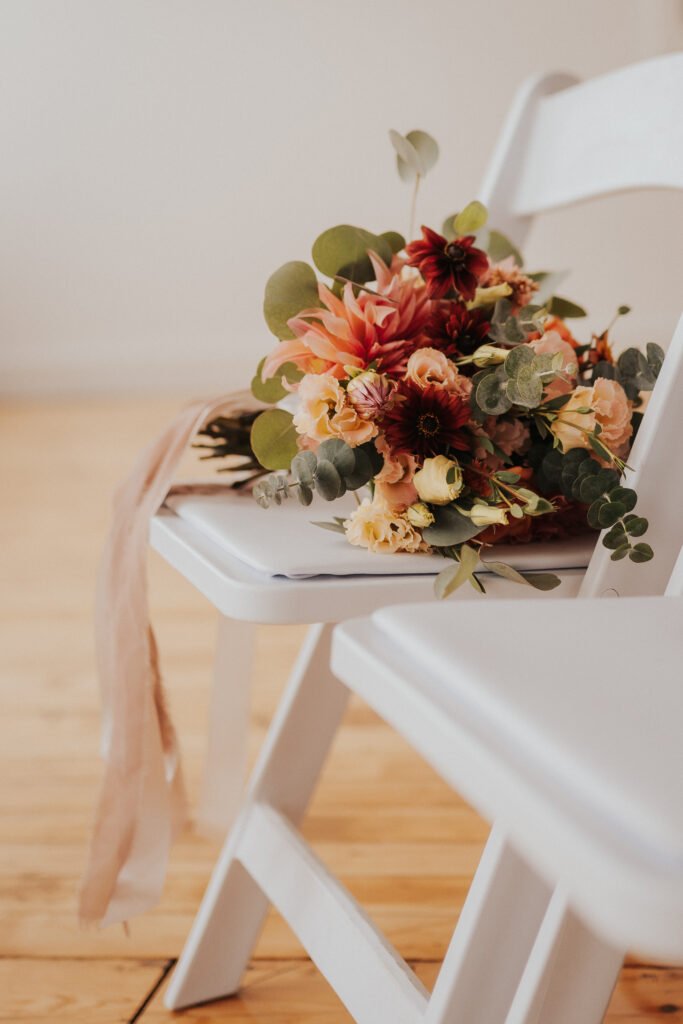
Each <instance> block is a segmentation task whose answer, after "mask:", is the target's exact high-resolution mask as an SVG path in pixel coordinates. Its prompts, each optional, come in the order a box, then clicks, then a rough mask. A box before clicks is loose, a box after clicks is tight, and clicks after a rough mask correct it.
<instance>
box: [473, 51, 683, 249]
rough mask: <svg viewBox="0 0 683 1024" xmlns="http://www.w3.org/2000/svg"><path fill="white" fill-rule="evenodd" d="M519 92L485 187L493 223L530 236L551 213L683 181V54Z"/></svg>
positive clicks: (541, 81)
mask: <svg viewBox="0 0 683 1024" xmlns="http://www.w3.org/2000/svg"><path fill="white" fill-rule="evenodd" d="M575 82H576V79H575V78H572V77H571V76H568V75H559V74H552V75H547V76H544V77H542V78H536V79H532V80H531V81H530V82H528V83H526V84H525V85H524V86H523V87H522V89H521V90H520V92H519V93H518V95H517V97H516V100H515V102H514V104H513V106H512V108H511V111H510V114H509V115H508V120H507V122H506V124H505V126H504V128H503V131H502V134H501V137H500V141H499V143H498V146H497V148H496V150H495V151H494V154H493V157H492V160H491V163H490V166H489V169H488V172H487V174H486V176H485V178H484V183H483V187H482V189H481V192H480V196H481V199H482V201H483V202H484V203H486V204H487V205H488V206H489V209H490V211H491V224H492V225H493V226H494V227H497V228H498V229H499V230H501V231H503V232H505V233H506V234H509V235H510V236H511V237H512V238H513V239H514V240H515V241H516V242H517V244H518V245H521V244H522V243H523V241H524V238H525V236H526V233H527V231H528V230H529V227H530V226H531V223H532V218H533V216H534V215H535V214H538V213H540V212H542V211H544V210H549V209H553V208H556V207H558V206H565V205H567V204H568V203H575V202H579V201H580V200H584V199H589V198H592V197H595V196H600V195H606V194H608V193H614V192H620V191H623V190H626V189H636V188H683V121H682V119H681V116H680V111H681V103H682V101H683V54H680V53H674V54H668V55H666V56H661V57H656V58H655V59H653V60H648V61H643V62H642V63H639V64H634V65H631V66H630V67H626V68H620V69H618V70H616V71H611V72H609V73H608V74H605V75H600V76H598V77H597V78H593V79H591V80H590V81H587V82H581V83H579V84H573V83H575Z"/></svg>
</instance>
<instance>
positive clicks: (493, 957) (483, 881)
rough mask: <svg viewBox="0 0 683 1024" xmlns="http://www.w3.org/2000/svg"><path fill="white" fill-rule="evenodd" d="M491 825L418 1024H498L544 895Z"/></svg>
mask: <svg viewBox="0 0 683 1024" xmlns="http://www.w3.org/2000/svg"><path fill="white" fill-rule="evenodd" d="M551 895H552V893H551V889H550V887H549V886H548V885H547V884H546V883H545V882H543V881H542V880H541V879H540V878H538V876H537V875H536V874H535V873H534V872H533V871H532V870H531V868H530V867H529V866H528V865H527V864H526V862H525V861H524V860H522V858H521V857H520V856H519V854H518V853H517V852H516V851H515V850H514V849H513V847H512V846H511V845H510V844H509V843H508V841H507V839H506V837H505V835H504V832H503V830H502V829H501V828H500V827H499V826H498V825H494V827H493V829H492V830H491V835H490V836H489V840H488V843H487V844H486V848H485V850H484V853H483V855H482V858H481V861H480V863H479V867H478V868H477V873H476V875H475V876H474V880H473V881H472V885H471V886H470V890H469V893H468V894H467V900H466V901H465V905H464V907H463V909H462V913H461V914H460V919H459V921H458V925H457V928H456V929H455V932H454V934H453V938H452V940H451V943H450V946H449V948H448V952H447V953H446V957H445V959H444V962H443V965H442V968H441V971H440V972H439V976H438V978H437V980H436V984H435V986H434V990H433V992H432V996H431V999H430V1000H429V1007H428V1010H427V1014H426V1016H425V1024H474V1022H475V1021H477V1022H479V1021H481V1022H492V1024H493V1022H496V1021H499V1022H502V1021H504V1020H505V1015H506V1013H507V1011H508V1009H509V1007H510V1004H511V1002H512V999H513V997H514V994H515V991H516V989H517V986H518V984H519V979H520V978H521V976H522V974H523V972H524V967H525V964H526V962H527V959H528V957H529V953H530V951H531V949H532V948H533V945H534V941H535V938H536V935H537V933H538V929H539V928H540V926H541V923H542V921H543V918H544V915H545V912H546V909H547V906H548V903H549V901H550V897H551Z"/></svg>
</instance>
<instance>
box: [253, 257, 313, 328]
mask: <svg viewBox="0 0 683 1024" xmlns="http://www.w3.org/2000/svg"><path fill="white" fill-rule="evenodd" d="M319 305H320V297H319V295H318V281H317V278H316V276H315V272H314V270H313V267H311V266H310V265H309V264H308V263H304V262H303V261H302V260H293V261H292V262H291V263H285V264H284V265H283V266H281V267H280V268H279V270H276V271H275V273H274V274H271V276H270V277H269V278H268V281H267V282H266V291H265V295H264V298H263V315H264V317H265V319H266V323H267V324H268V327H269V329H270V330H271V331H272V332H273V334H274V335H275V336H276V337H277V338H280V339H281V340H282V339H285V338H293V337H294V335H293V333H292V331H291V330H290V329H289V327H288V326H287V321H288V320H291V318H292V317H293V316H296V315H297V314H298V313H300V312H301V310H302V309H310V308H311V307H315V306H319Z"/></svg>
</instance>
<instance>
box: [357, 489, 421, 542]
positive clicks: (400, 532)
mask: <svg viewBox="0 0 683 1024" xmlns="http://www.w3.org/2000/svg"><path fill="white" fill-rule="evenodd" d="M344 530H345V531H346V539H347V540H348V541H349V543H350V544H355V545H356V546H357V547H361V548H367V549H368V550H369V551H376V552H380V553H387V554H394V553H395V552H397V551H409V552H414V551H419V550H420V549H421V548H422V549H424V547H425V545H424V542H423V540H422V537H421V536H420V534H419V533H418V531H417V530H416V529H415V527H414V526H412V525H411V524H410V523H409V522H408V520H407V519H406V517H405V516H402V515H397V514H396V512H394V511H393V509H391V508H388V507H387V506H386V505H385V504H384V503H383V502H378V501H370V499H369V498H366V499H365V500H364V501H363V502H361V504H360V505H359V506H358V508H357V509H356V510H355V511H354V512H353V514H352V515H351V516H349V518H348V519H347V520H346V522H345V523H344Z"/></svg>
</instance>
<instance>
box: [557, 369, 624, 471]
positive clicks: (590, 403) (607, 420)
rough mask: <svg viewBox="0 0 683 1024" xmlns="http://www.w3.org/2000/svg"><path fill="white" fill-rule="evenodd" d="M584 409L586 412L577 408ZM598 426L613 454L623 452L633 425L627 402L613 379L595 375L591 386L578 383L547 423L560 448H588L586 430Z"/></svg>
mask: <svg viewBox="0 0 683 1024" xmlns="http://www.w3.org/2000/svg"><path fill="white" fill-rule="evenodd" d="M582 409H588V410H589V412H581V411H580V410H582ZM596 423H598V424H600V427H601V428H602V430H601V433H600V440H601V441H602V442H603V444H605V445H606V447H607V448H609V450H610V451H611V452H612V453H613V454H614V455H623V454H625V452H626V450H627V448H628V442H629V440H630V437H631V434H632V433H633V427H632V425H631V404H630V402H629V400H628V398H627V397H626V393H625V391H624V389H623V388H622V386H621V384H619V383H618V382H617V381H616V380H608V378H607V377H598V379H597V380H596V381H595V383H594V384H593V386H592V387H579V388H576V390H575V391H574V392H573V394H572V396H571V398H570V399H569V401H568V402H567V404H566V405H564V406H563V407H562V408H561V409H560V410H559V412H558V417H557V419H556V420H555V421H554V422H553V424H552V426H551V430H552V432H553V433H554V434H555V436H556V437H557V439H558V440H559V441H560V444H561V445H562V450H563V451H564V452H566V451H569V449H570V448H586V449H590V440H589V438H588V435H587V433H586V431H592V430H595V425H596Z"/></svg>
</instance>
